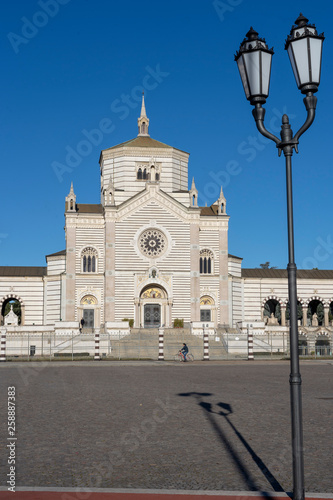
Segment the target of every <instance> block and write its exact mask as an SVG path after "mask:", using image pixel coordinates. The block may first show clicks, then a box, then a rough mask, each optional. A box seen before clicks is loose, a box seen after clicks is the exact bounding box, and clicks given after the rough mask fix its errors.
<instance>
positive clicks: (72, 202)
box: [66, 182, 76, 212]
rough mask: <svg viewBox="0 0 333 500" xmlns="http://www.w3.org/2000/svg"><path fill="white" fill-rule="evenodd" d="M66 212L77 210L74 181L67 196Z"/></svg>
mask: <svg viewBox="0 0 333 500" xmlns="http://www.w3.org/2000/svg"><path fill="white" fill-rule="evenodd" d="M66 212H76V196H75V193H74V188H73V182H72V183H71V189H70V191H69V193H68V195H67V196H66Z"/></svg>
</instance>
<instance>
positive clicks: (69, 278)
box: [64, 214, 76, 321]
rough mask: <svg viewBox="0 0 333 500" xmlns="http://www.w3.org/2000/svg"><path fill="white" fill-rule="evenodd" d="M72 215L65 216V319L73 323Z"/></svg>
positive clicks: (73, 267)
mask: <svg viewBox="0 0 333 500" xmlns="http://www.w3.org/2000/svg"><path fill="white" fill-rule="evenodd" d="M72 217H74V216H73V214H70V215H69V214H66V318H64V320H65V321H75V275H76V269H75V265H76V262H75V261H76V226H75V221H74V220H72Z"/></svg>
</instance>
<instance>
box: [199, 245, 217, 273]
mask: <svg viewBox="0 0 333 500" xmlns="http://www.w3.org/2000/svg"><path fill="white" fill-rule="evenodd" d="M213 261H214V255H213V252H211V251H210V250H208V249H205V250H201V251H200V274H213Z"/></svg>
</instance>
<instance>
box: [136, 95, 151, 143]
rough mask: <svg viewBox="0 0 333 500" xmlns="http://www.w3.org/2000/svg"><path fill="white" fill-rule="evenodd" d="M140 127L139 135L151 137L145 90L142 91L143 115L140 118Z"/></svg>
mask: <svg viewBox="0 0 333 500" xmlns="http://www.w3.org/2000/svg"><path fill="white" fill-rule="evenodd" d="M138 127H139V133H138V136H145V137H149V134H148V127H149V119H148V118H147V114H146V106H145V96H144V93H143V92H142V104H141V115H140V117H139V118H138Z"/></svg>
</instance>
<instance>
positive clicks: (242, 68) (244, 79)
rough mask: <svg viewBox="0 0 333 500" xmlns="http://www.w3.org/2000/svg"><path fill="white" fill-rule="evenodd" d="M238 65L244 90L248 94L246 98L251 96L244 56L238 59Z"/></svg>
mask: <svg viewBox="0 0 333 500" xmlns="http://www.w3.org/2000/svg"><path fill="white" fill-rule="evenodd" d="M237 65H238V71H239V74H240V76H241V79H242V83H243V87H244V92H245V95H246V98H248V97H250V90H249V86H248V83H247V77H246V71H245V66H244V61H243V56H240V58H239V59H237Z"/></svg>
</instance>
